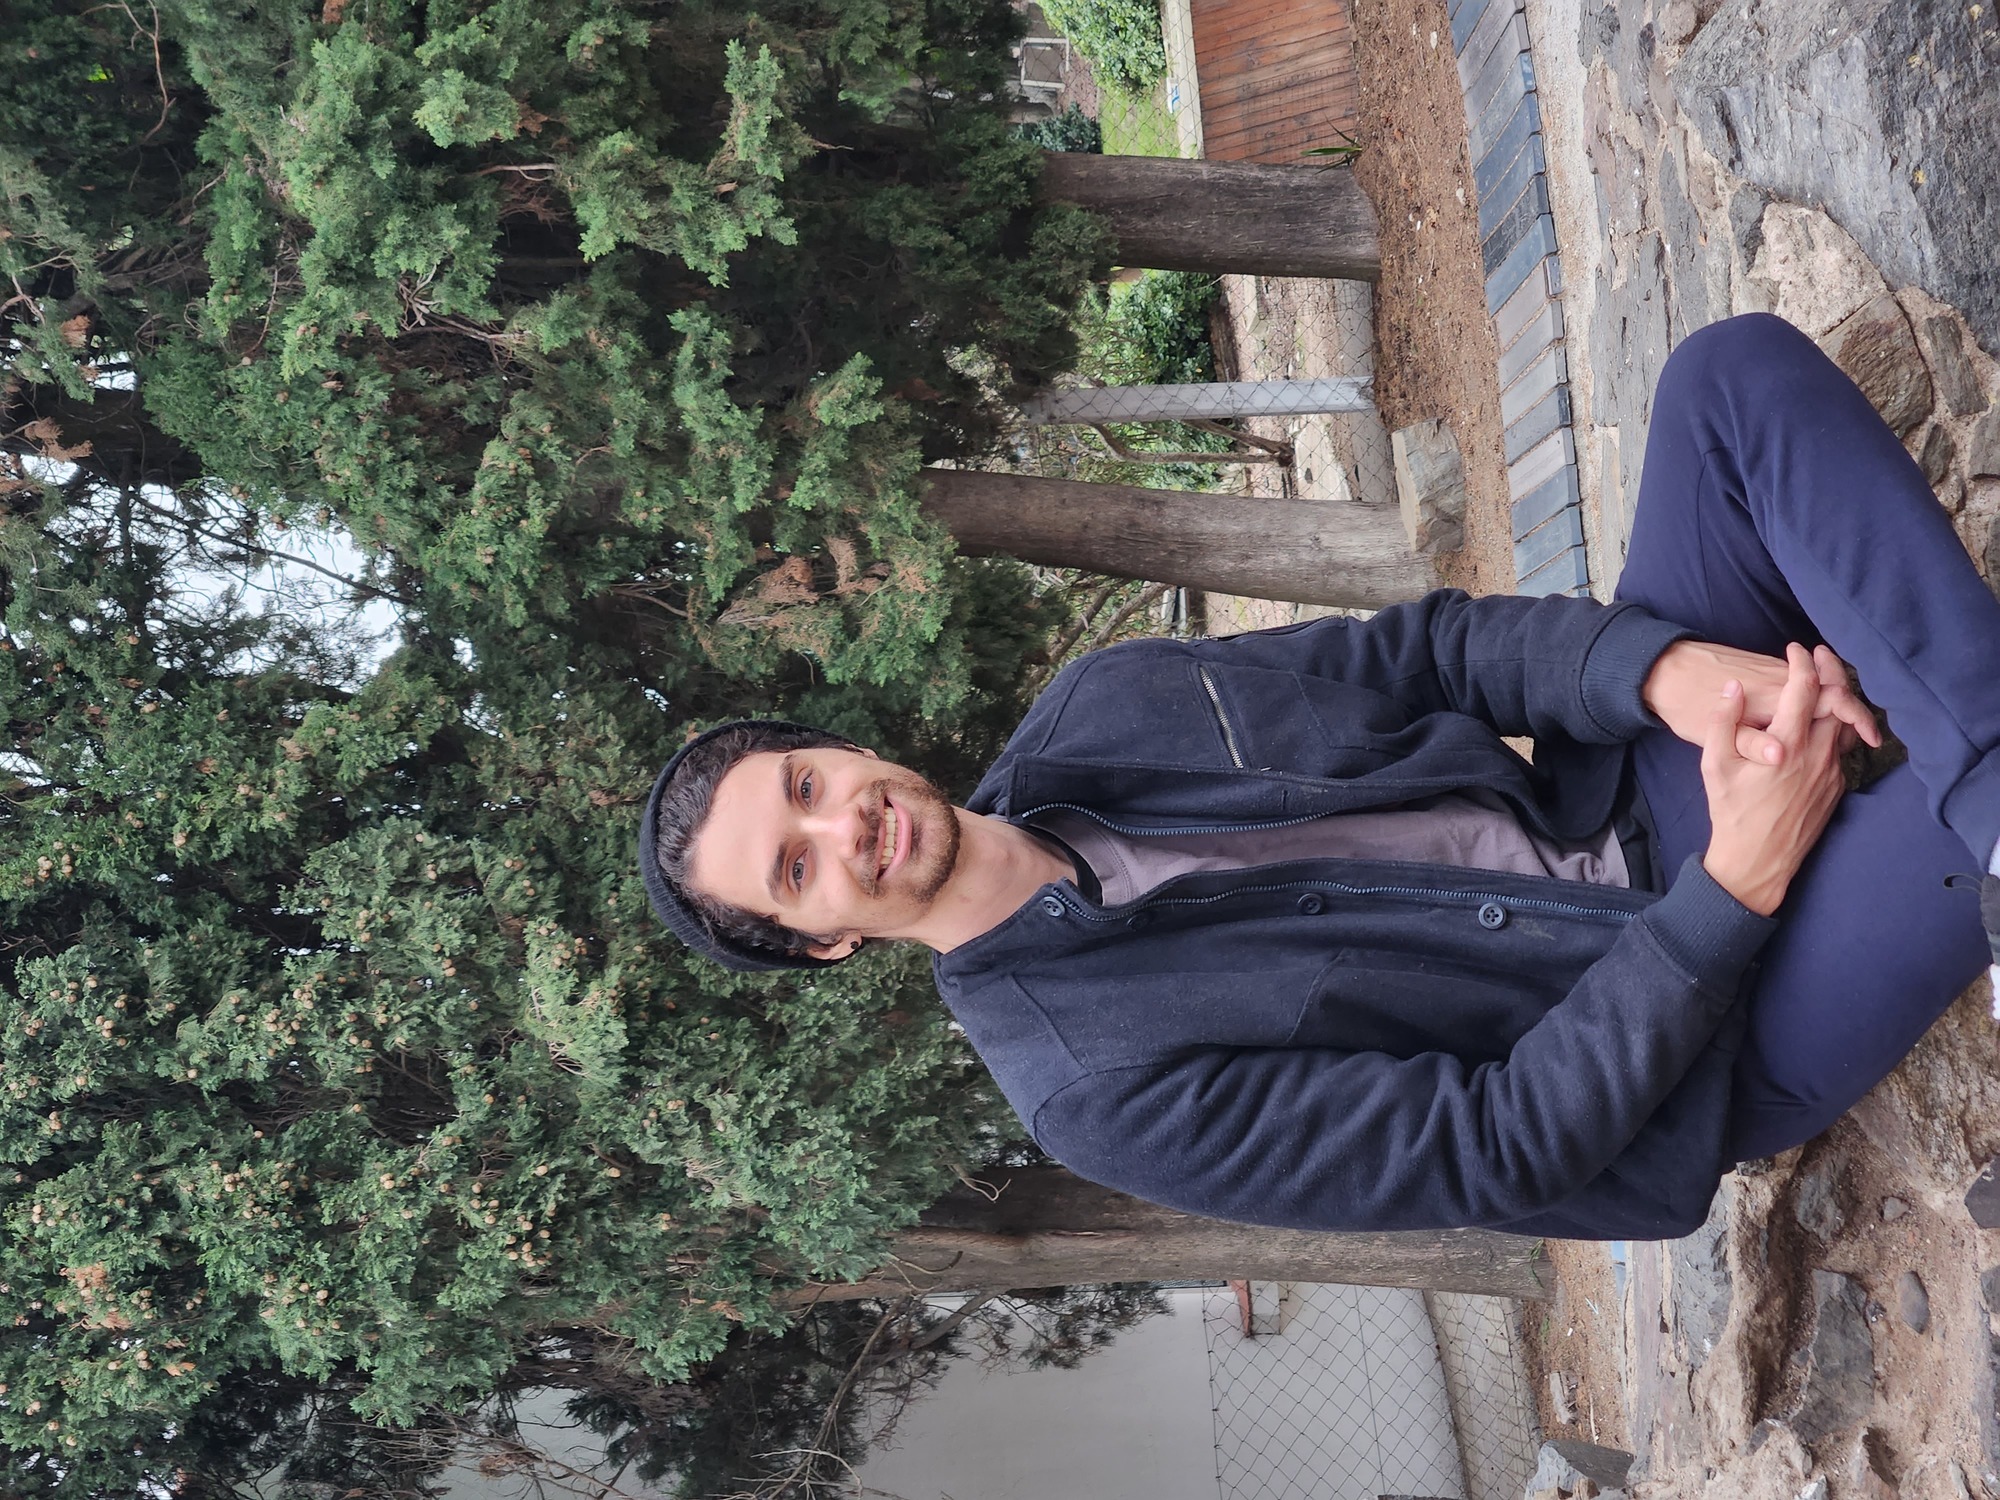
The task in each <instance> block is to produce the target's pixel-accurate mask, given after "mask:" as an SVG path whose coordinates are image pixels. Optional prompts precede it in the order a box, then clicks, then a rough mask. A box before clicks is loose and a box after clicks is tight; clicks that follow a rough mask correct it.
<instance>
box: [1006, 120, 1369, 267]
mask: <svg viewBox="0 0 2000 1500" xmlns="http://www.w3.org/2000/svg"><path fill="white" fill-rule="evenodd" d="M1041 191H1042V194H1043V196H1044V197H1046V198H1049V199H1053V200H1055V201H1057V202H1062V203H1074V204H1076V205H1077V206H1078V207H1080V208H1087V209H1090V210H1092V211H1093V212H1095V213H1097V214H1100V215H1102V216H1103V218H1104V219H1105V220H1106V222H1107V223H1108V224H1109V225H1110V228H1111V234H1112V238H1113V239H1114V240H1115V241H1116V243H1117V246H1118V249H1117V260H1118V263H1119V264H1121V265H1126V266H1147V267H1151V268H1153V269H1155V270H1161V271H1209V272H1214V273H1218V274H1220V273H1223V272H1238V273H1241V274H1244V275H1252V276H1330V277H1336V278H1339V279H1341V280H1346V281H1373V280H1375V279H1376V278H1377V276H1379V275H1380V274H1381V269H1382V251H1381V241H1380V237H1379V235H1378V233H1377V228H1376V222H1375V210H1374V208H1373V207H1371V206H1370V204H1369V202H1368V200H1367V198H1366V197H1364V196H1363V195H1362V192H1361V189H1360V188H1359V187H1358V186H1357V185H1356V184H1355V181H1354V174H1353V173H1351V172H1342V171H1335V170H1330V169H1328V168H1325V167H1316V166H1292V167H1274V166H1265V165H1261V164H1259V163H1254V162H1225V161H1181V160H1177V159H1175V158H1171V157H1156V156H1099V155H1096V154H1095V153H1093V152H1087V151H1061V152H1058V151H1051V152H1048V153H1046V154H1045V155H1044V157H1043V161H1042V181H1041Z"/></svg>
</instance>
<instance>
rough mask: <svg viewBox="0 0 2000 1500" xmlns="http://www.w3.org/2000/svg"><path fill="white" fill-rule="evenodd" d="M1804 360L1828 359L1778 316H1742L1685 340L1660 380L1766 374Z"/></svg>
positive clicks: (1716, 324)
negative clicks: (1675, 375)
mask: <svg viewBox="0 0 2000 1500" xmlns="http://www.w3.org/2000/svg"><path fill="white" fill-rule="evenodd" d="M1802 356H1808V357H1811V358H1813V359H1823V358H1824V357H1825V356H1824V355H1822V354H1821V353H1820V350H1819V346H1818V345H1817V344H1815V343H1814V342H1813V341H1812V340H1811V339H1809V338H1807V337H1806V336H1805V334H1804V332H1802V331H1801V330H1800V329H1798V328H1797V327H1795V326H1794V325H1792V324H1790V323H1787V322H1786V321H1785V320H1784V319H1783V318H1781V317H1779V316H1777V315H1776V314H1775V313H1742V314H1739V315H1738V316H1736V317H1733V318H1724V319H1722V321H1720V322H1719V323H1710V324H1707V325H1706V326H1704V327H1701V328H1697V329H1696V330H1695V331H1694V332H1693V333H1691V334H1689V335H1688V336H1687V337H1686V338H1684V339H1682V340H1681V341H1680V343H1678V344H1676V345H1675V346H1674V351H1673V353H1672V354H1670V355H1668V356H1667V363H1666V367H1665V370H1664V371H1663V372H1662V375H1661V379H1662V381H1663V382H1664V381H1665V380H1666V379H1667V378H1668V375H1669V374H1672V373H1692V372H1694V371H1697V370H1698V371H1699V373H1700V376H1701V378H1702V379H1705V380H1714V379H1718V378H1725V377H1727V376H1728V375H1729V374H1731V373H1732V372H1737V373H1744V372H1754V371H1759V370H1767V369H1770V368H1771V367H1773V366H1774V365H1783V364H1789V363H1791V362H1793V361H1796V360H1797V359H1799V358H1800V357H1802Z"/></svg>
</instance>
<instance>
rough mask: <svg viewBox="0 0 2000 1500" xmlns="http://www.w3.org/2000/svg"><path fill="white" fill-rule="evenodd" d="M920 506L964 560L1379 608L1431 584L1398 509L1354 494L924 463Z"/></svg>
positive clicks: (1423, 590)
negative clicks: (1088, 479)
mask: <svg viewBox="0 0 2000 1500" xmlns="http://www.w3.org/2000/svg"><path fill="white" fill-rule="evenodd" d="M925 480H926V482H925V492H924V497H923V506H924V509H925V510H926V511H928V512H929V513H930V514H931V515H932V516H934V517H936V518H937V520H938V521H939V522H941V523H942V524H943V525H944V526H945V528H946V529H947V530H949V531H950V532H951V534H952V537H953V538H954V539H955V540H956V541H957V543H958V547H959V550H960V551H961V552H964V553H966V554H968V555H970V556H973V557H993V556H1001V557H1017V558H1019V559H1021V560H1022V561H1023V562H1031V563H1039V564H1041V565H1042V566H1044V567H1068V568H1082V569H1084V570H1086V571H1088V572H1093V573H1109V574H1111V575H1113V576H1114V577H1119V578H1145V579H1150V580H1152V581H1154V582H1156V583H1176V584H1180V585H1182V586H1184V587H1186V588H1191V589H1209V590H1213V591H1214V592H1216V593H1219V594H1244V595H1248V596H1250V597H1252V598H1258V599H1285V600H1291V601H1294V602H1297V603H1300V604H1331V605H1344V606H1346V607H1348V608H1352V609H1380V608H1382V607H1383V606H1384V605H1387V604H1396V603H1400V602H1401V601H1403V600H1406V599H1416V598H1420V597H1421V596H1422V595H1424V594H1426V593H1428V592H1429V591H1430V590H1431V589H1433V588H1435V587H1436V586H1437V579H1436V575H1435V573H1433V571H1432V569H1431V565H1430V563H1429V562H1428V561H1426V560H1425V559H1423V558H1419V557H1415V556H1413V555H1412V554H1411V552H1410V545H1409V541H1408V539H1407V538H1406V537H1405V536H1404V534H1403V523H1402V518H1401V516H1400V514H1399V513H1398V512H1397V511H1396V510H1395V509H1394V508H1392V507H1385V506H1370V505H1361V504H1358V503H1356V502H1353V501H1336V500H1278V499H1261V498H1260V499H1250V498H1248V497H1238V496H1231V495H1208V494H1192V493H1189V492H1187V491H1183V490H1148V489H1141V488H1139V487H1137V486H1136V485H1126V484H1084V483H1081V482H1079V481H1077V480H1073V479H1038V478H1035V477H1033V476H1030V475H1025V474H993V473H987V472H985V471H983V470H975V469H931V470H929V471H927V473H926V476H925Z"/></svg>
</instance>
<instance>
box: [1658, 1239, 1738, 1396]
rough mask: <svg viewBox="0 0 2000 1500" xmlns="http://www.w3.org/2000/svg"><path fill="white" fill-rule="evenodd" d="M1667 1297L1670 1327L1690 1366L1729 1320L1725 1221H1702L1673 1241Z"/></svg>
mask: <svg viewBox="0 0 2000 1500" xmlns="http://www.w3.org/2000/svg"><path fill="white" fill-rule="evenodd" d="M1671 1277H1672V1279H1671V1281H1670V1282H1669V1283H1668V1286H1667V1298H1668V1301H1669V1302H1670V1304H1671V1305H1672V1308H1673V1316H1674V1332H1675V1334H1676V1335H1677V1337H1678V1338H1679V1340H1680V1341H1681V1343H1682V1344H1683V1345H1684V1353H1683V1355H1682V1357H1683V1358H1684V1360H1685V1361H1686V1364H1687V1368H1688V1369H1689V1370H1690V1371H1694V1370H1698V1369H1700V1368H1701V1367H1702V1365H1704V1364H1705V1363H1707V1361H1708V1357H1709V1355H1711V1354H1713V1353H1714V1352H1715V1346H1716V1344H1717V1343H1718V1342H1719V1341H1720V1340H1721V1338H1722V1330H1723V1328H1724V1327H1725V1326H1726V1325H1727V1324H1728V1322H1729V1305H1730V1302H1731V1301H1732V1300H1733V1299H1734V1295H1735V1291H1734V1287H1733V1285H1732V1284H1731V1282H1730V1279H1729V1231H1728V1227H1727V1226H1726V1225H1719V1224H1704V1225H1703V1226H1702V1227H1701V1228H1700V1229H1698V1230H1696V1231H1695V1232H1694V1233H1693V1234H1691V1235H1689V1236H1688V1237H1687V1238H1686V1239H1684V1240H1680V1241H1678V1242H1676V1243H1675V1245H1674V1247H1673V1258H1672V1266H1671Z"/></svg>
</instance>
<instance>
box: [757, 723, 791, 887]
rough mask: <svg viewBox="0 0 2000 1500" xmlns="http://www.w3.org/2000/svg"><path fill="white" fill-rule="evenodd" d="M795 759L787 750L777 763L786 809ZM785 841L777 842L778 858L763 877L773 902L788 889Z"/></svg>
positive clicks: (789, 798)
mask: <svg viewBox="0 0 2000 1500" xmlns="http://www.w3.org/2000/svg"><path fill="white" fill-rule="evenodd" d="M796 761H797V757H796V755H795V754H794V753H793V752H792V751H789V750H787V751H786V752H785V758H784V759H783V760H781V761H779V762H778V798H779V800H780V802H782V803H783V804H784V806H786V807H787V808H789V807H790V806H791V805H792V770H793V766H794V765H795V764H796ZM785 853H786V846H785V840H784V839H783V838H780V839H779V840H778V857H777V858H776V859H775V860H773V861H772V862H771V868H770V871H769V873H768V874H766V876H765V877H764V886H765V889H766V890H768V891H769V892H770V893H771V899H772V900H773V901H783V900H784V899H785V897H786V895H787V894H789V891H790V888H789V887H788V886H787V885H786V884H785Z"/></svg>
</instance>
